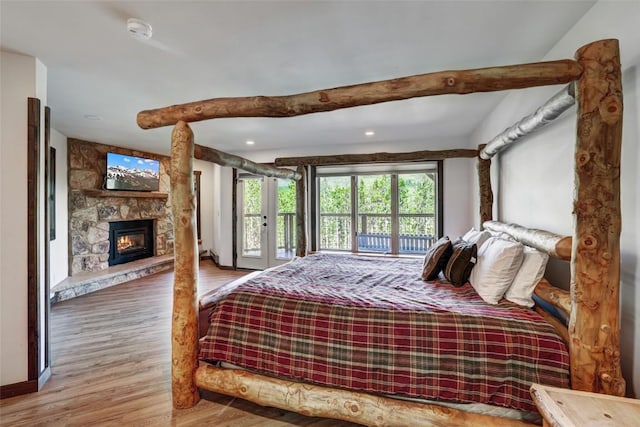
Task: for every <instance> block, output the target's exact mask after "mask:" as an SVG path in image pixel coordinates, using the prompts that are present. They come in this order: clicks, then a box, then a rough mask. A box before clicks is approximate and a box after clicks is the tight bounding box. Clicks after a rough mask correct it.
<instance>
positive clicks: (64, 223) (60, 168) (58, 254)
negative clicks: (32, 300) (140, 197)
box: [49, 111, 69, 288]
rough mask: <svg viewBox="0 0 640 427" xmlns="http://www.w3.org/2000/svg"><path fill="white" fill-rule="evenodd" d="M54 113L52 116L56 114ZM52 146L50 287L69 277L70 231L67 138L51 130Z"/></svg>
mask: <svg viewBox="0 0 640 427" xmlns="http://www.w3.org/2000/svg"><path fill="white" fill-rule="evenodd" d="M55 113H56V112H55V111H52V112H51V114H52V116H53V115H54V114H55ZM50 142H51V146H52V147H54V148H55V149H56V239H55V240H52V241H51V244H50V245H49V248H50V250H49V256H50V263H49V269H50V276H49V280H50V287H51V288H53V287H54V286H55V285H57V284H58V283H60V282H62V281H63V280H64V279H66V278H67V276H68V275H69V230H68V225H69V222H68V218H67V217H68V215H69V211H68V209H67V202H68V197H67V189H68V185H67V137H66V136H64V135H63V134H61V133H60V132H58V131H57V130H55V129H51V139H50Z"/></svg>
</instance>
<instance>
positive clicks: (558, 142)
mask: <svg viewBox="0 0 640 427" xmlns="http://www.w3.org/2000/svg"><path fill="white" fill-rule="evenodd" d="M638 22H640V2H610V1H601V2H598V3H596V4H595V5H594V7H593V8H592V9H590V10H589V11H588V12H587V13H586V14H585V16H584V17H583V18H582V19H581V20H580V21H579V22H578V23H577V24H576V25H575V26H574V27H573V28H572V29H571V30H570V31H569V32H568V33H567V34H566V35H565V37H563V38H562V39H561V40H560V41H559V42H558V43H557V45H556V46H555V47H554V48H553V49H552V50H551V51H550V52H549V54H548V55H546V57H545V58H544V59H548V60H551V59H562V58H573V56H574V53H575V51H576V50H577V49H578V48H579V47H580V46H582V45H584V44H587V43H589V42H592V41H595V40H599V39H604V38H617V39H619V40H620V50H621V62H622V68H623V76H622V80H623V91H624V118H623V120H624V124H623V144H622V145H623V146H622V166H621V167H622V176H621V187H622V194H621V198H622V236H621V281H622V284H621V294H622V295H621V299H622V319H621V321H622V335H621V348H622V364H623V365H622V369H623V374H624V375H625V377H626V379H627V383H628V386H629V387H628V390H629V392H630V393H631V394H633V395H635V396H636V397H638V396H640V327H638V326H637V325H638V324H639V323H640V291H639V290H638V283H640V262H639V261H640V259H639V257H640V255H639V254H640V244H639V243H638V242H639V240H640V197H639V190H638V183H640V174H639V172H638V171H639V170H640V150H638V144H639V143H640V120H638V118H639V117H640V92H639V90H638V86H639V85H640V31H638ZM560 88H561V87H553V88H538V89H527V90H523V91H513V92H511V93H510V94H509V95H508V96H507V97H506V98H505V99H504V100H503V102H502V103H501V104H500V105H499V106H498V107H497V108H496V109H495V110H494V111H493V112H492V114H491V115H490V116H489V117H487V119H486V121H485V123H484V124H483V125H482V126H481V128H480V129H477V131H476V133H475V135H474V138H473V141H472V142H473V143H474V144H480V143H484V142H486V141H488V140H489V139H491V138H492V137H493V136H495V135H496V134H497V133H499V132H500V131H501V130H502V129H504V128H505V127H507V126H509V125H511V124H513V123H514V122H515V121H517V120H518V119H520V118H521V117H522V116H524V115H526V114H528V113H530V112H532V111H534V110H535V109H536V108H537V107H538V106H539V105H541V104H542V103H543V102H544V101H545V100H546V99H548V98H549V97H550V96H551V95H553V94H554V93H555V92H557V91H558V90H560ZM574 141H575V107H574V108H571V109H570V110H569V111H568V112H566V113H564V115H563V116H562V117H561V118H560V119H559V120H557V121H556V122H555V123H553V124H552V125H550V126H549V127H547V128H545V129H543V130H542V131H540V132H538V133H536V134H535V135H533V136H531V137H529V138H527V139H526V141H522V142H520V143H518V144H517V146H514V147H512V148H510V149H508V150H506V151H505V152H503V153H502V154H500V155H499V156H498V157H499V158H500V159H499V163H500V167H499V172H498V175H499V177H498V180H497V181H496V182H494V185H496V184H497V185H498V186H499V188H500V191H499V193H498V202H497V208H498V214H499V215H498V216H499V218H500V219H501V220H502V221H507V222H515V223H519V224H524V225H527V226H530V227H535V228H542V229H547V230H550V231H554V232H557V233H560V234H571V232H572V221H573V220H572V200H573V166H574V160H573V145H574ZM566 264H567V263H564V265H556V266H555V271H554V272H552V273H553V274H554V275H555V276H557V277H565V278H566V277H567V274H566V273H565V274H563V272H562V269H564V270H565V272H566V270H567V269H568V266H567V265H566Z"/></svg>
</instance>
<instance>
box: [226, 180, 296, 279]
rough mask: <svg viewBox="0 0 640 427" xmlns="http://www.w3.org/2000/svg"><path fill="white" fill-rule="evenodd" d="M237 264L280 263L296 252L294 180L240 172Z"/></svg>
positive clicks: (260, 267) (260, 265)
mask: <svg viewBox="0 0 640 427" xmlns="http://www.w3.org/2000/svg"><path fill="white" fill-rule="evenodd" d="M236 186H237V188H236V191H237V193H236V194H237V206H236V212H237V216H236V229H237V233H238V238H237V239H236V245H237V247H236V253H237V266H238V267H239V268H248V269H255V270H264V269H266V268H269V267H273V266H276V265H280V264H284V263H285V262H287V261H289V260H291V258H293V256H294V255H295V253H296V247H295V245H296V226H295V225H296V221H295V216H296V213H295V212H296V186H295V181H293V180H290V179H281V178H267V177H260V176H256V175H250V174H240V175H239V176H238V180H237V182H236Z"/></svg>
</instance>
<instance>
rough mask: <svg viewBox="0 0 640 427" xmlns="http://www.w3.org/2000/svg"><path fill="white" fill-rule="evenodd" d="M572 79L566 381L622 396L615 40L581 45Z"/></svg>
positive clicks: (618, 86)
mask: <svg viewBox="0 0 640 427" xmlns="http://www.w3.org/2000/svg"><path fill="white" fill-rule="evenodd" d="M576 59H577V61H578V62H579V63H580V64H581V65H582V67H583V68H584V73H583V74H582V77H581V78H580V80H578V81H577V82H576V85H577V86H576V95H577V96H576V98H577V103H578V124H577V140H576V151H575V164H576V171H575V193H574V215H573V219H574V230H573V233H574V234H573V248H572V253H573V256H572V258H571V299H572V311H571V318H570V322H569V334H570V337H571V344H570V354H571V382H572V387H573V388H574V389H576V390H585V391H594V392H600V393H606V394H612V395H617V396H623V395H624V393H625V381H624V379H623V378H622V375H621V372H620V332H619V331H620V325H619V316H620V301H619V299H620V297H619V292H620V224H621V219H620V150H621V143H622V82H621V69H620V53H619V49H618V41H617V40H613V39H612V40H601V41H597V42H594V43H591V44H588V45H586V46H583V47H581V48H580V49H579V50H578V51H577V52H576Z"/></svg>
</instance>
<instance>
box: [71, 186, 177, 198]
mask: <svg viewBox="0 0 640 427" xmlns="http://www.w3.org/2000/svg"><path fill="white" fill-rule="evenodd" d="M80 191H81V192H82V194H84V195H85V196H90V197H139V198H148V199H166V198H167V197H169V194H167V193H160V192H157V191H117V190H97V189H95V188H85V189H83V190H80Z"/></svg>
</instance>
